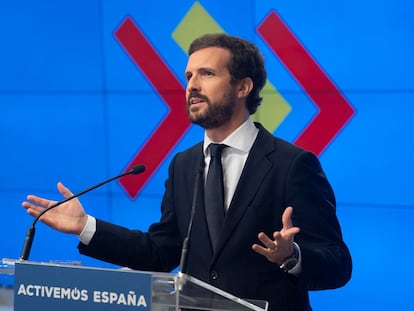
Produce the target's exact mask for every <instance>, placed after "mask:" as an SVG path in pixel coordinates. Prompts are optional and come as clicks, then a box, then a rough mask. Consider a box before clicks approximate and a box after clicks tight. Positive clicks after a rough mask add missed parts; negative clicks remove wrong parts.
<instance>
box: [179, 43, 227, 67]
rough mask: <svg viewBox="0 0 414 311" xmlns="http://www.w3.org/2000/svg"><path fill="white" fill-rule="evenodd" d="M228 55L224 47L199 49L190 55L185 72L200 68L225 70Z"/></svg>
mask: <svg viewBox="0 0 414 311" xmlns="http://www.w3.org/2000/svg"><path fill="white" fill-rule="evenodd" d="M230 57H231V53H230V51H229V50H228V49H225V48H221V47H208V48H204V49H200V50H198V51H195V52H194V53H193V54H191V55H190V57H189V59H188V62H187V68H186V72H191V71H196V70H198V69H200V68H211V69H215V70H227V65H228V63H229V61H230Z"/></svg>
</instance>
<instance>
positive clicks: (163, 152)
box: [115, 17, 190, 198]
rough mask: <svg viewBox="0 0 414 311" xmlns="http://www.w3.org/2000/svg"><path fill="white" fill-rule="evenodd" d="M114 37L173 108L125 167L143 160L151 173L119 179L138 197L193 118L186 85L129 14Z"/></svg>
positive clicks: (129, 167) (128, 190) (129, 191)
mask: <svg viewBox="0 0 414 311" xmlns="http://www.w3.org/2000/svg"><path fill="white" fill-rule="evenodd" d="M115 37H116V38H117V39H118V41H119V42H120V44H121V45H122V47H123V48H124V49H125V51H126V52H127V53H128V55H129V56H130V57H131V59H132V61H133V62H134V63H135V64H136V65H137V66H138V67H139V68H140V69H141V71H142V72H143V74H144V75H145V76H146V78H147V79H148V81H149V82H150V83H151V85H152V86H153V87H154V89H155V90H156V92H157V93H158V94H159V95H160V96H161V97H162V99H163V100H164V102H165V103H166V104H167V106H168V107H169V109H170V111H169V112H168V115H167V116H166V117H165V118H164V120H163V121H162V122H161V124H160V125H159V126H158V127H157V129H156V130H155V131H154V132H153V133H152V135H151V137H150V138H149V139H148V141H147V142H146V143H145V144H144V146H143V148H142V149H141V150H140V151H139V152H138V153H137V154H136V155H135V157H134V158H133V159H132V161H131V162H130V163H129V164H128V166H127V167H126V169H125V171H127V170H129V169H131V168H132V167H133V166H135V165H137V164H140V163H144V164H145V166H146V172H148V174H145V175H146V176H145V178H134V179H132V178H131V177H130V176H125V177H123V178H121V179H120V183H121V185H122V186H123V188H124V189H125V191H126V192H127V193H128V194H129V196H130V197H131V198H135V197H136V196H137V194H138V193H139V191H140V190H141V189H142V187H143V186H144V185H145V183H146V182H147V181H148V180H149V179H150V178H151V176H152V175H153V174H154V173H155V171H156V170H157V169H158V167H159V166H160V165H161V163H162V162H163V161H164V159H165V158H166V157H167V155H168V154H169V153H170V151H171V150H172V149H173V148H174V146H175V145H176V144H177V142H178V141H179V140H180V138H181V137H182V136H183V135H184V133H185V132H186V131H187V129H188V128H189V127H190V121H189V120H188V118H187V113H186V111H185V104H184V102H185V89H184V88H183V86H182V85H181V84H180V82H179V81H178V80H177V79H176V77H175V76H174V74H173V73H172V72H171V70H170V69H169V68H168V66H167V65H166V64H165V62H164V61H163V60H162V59H161V57H160V56H159V54H158V53H157V52H156V51H155V50H154V49H153V47H152V46H151V44H150V43H149V42H148V41H147V39H146V38H145V36H144V35H143V33H142V32H141V31H140V30H139V29H138V27H137V26H136V25H135V23H134V22H133V20H132V19H131V18H130V17H127V18H126V19H125V20H124V21H123V22H122V24H121V25H120V26H119V27H118V29H117V30H116V31H115Z"/></svg>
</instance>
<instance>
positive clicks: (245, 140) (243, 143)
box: [203, 118, 259, 155]
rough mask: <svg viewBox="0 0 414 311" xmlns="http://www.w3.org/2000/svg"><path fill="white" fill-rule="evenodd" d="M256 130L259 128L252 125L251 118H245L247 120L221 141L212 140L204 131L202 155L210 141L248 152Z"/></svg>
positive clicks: (255, 135)
mask: <svg viewBox="0 0 414 311" xmlns="http://www.w3.org/2000/svg"><path fill="white" fill-rule="evenodd" d="M258 132H259V129H258V128H257V127H256V126H255V125H254V122H253V120H252V119H251V118H247V120H246V121H245V122H244V123H243V124H242V125H240V126H239V127H238V128H237V129H236V130H235V131H233V133H231V134H230V135H229V136H227V137H226V138H225V139H224V140H223V141H221V142H213V141H212V140H211V139H210V138H208V136H207V134H206V133H205V132H204V144H203V152H204V155H206V154H207V148H208V146H209V145H210V144H211V143H221V144H225V145H227V146H228V147H230V148H234V149H237V150H240V151H242V152H246V153H248V152H249V151H250V149H251V147H252V146H253V143H254V141H255V139H256V137H257V133H258Z"/></svg>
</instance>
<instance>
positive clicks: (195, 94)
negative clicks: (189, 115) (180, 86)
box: [187, 91, 209, 105]
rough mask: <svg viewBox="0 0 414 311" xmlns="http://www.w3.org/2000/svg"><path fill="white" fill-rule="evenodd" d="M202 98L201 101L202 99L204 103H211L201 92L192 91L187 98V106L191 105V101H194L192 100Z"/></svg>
mask: <svg viewBox="0 0 414 311" xmlns="http://www.w3.org/2000/svg"><path fill="white" fill-rule="evenodd" d="M194 97H195V98H200V99H202V100H204V101H206V102H209V99H208V97H207V96H205V95H202V94H200V93H199V92H197V91H191V92H190V93H189V94H188V97H187V104H188V105H189V104H190V100H191V99H192V98H194Z"/></svg>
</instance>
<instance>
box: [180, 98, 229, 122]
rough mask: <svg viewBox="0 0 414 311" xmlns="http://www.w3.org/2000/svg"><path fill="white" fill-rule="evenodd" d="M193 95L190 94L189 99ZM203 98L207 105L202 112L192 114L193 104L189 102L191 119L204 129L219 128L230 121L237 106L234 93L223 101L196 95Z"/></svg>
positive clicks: (188, 110)
mask: <svg viewBox="0 0 414 311" xmlns="http://www.w3.org/2000/svg"><path fill="white" fill-rule="evenodd" d="M192 96H193V94H190V96H189V97H188V98H189V99H190V98H191V97H192ZM194 96H196V97H199V98H202V99H203V100H204V101H205V104H206V107H205V109H204V110H203V111H202V112H198V113H195V114H192V113H191V112H190V109H191V106H190V104H189V103H188V102H189V100H188V102H187V113H188V117H189V119H190V121H191V122H192V123H194V124H198V125H200V126H201V127H203V128H204V129H213V128H218V127H220V126H222V125H224V124H226V122H228V121H229V120H230V119H231V117H232V115H233V111H234V108H235V106H236V100H235V95H234V93H231V94H228V95H227V96H225V98H224V99H223V100H222V101H221V102H215V103H211V102H210V100H209V99H208V98H207V97H206V96H201V95H198V94H197V95H194Z"/></svg>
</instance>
